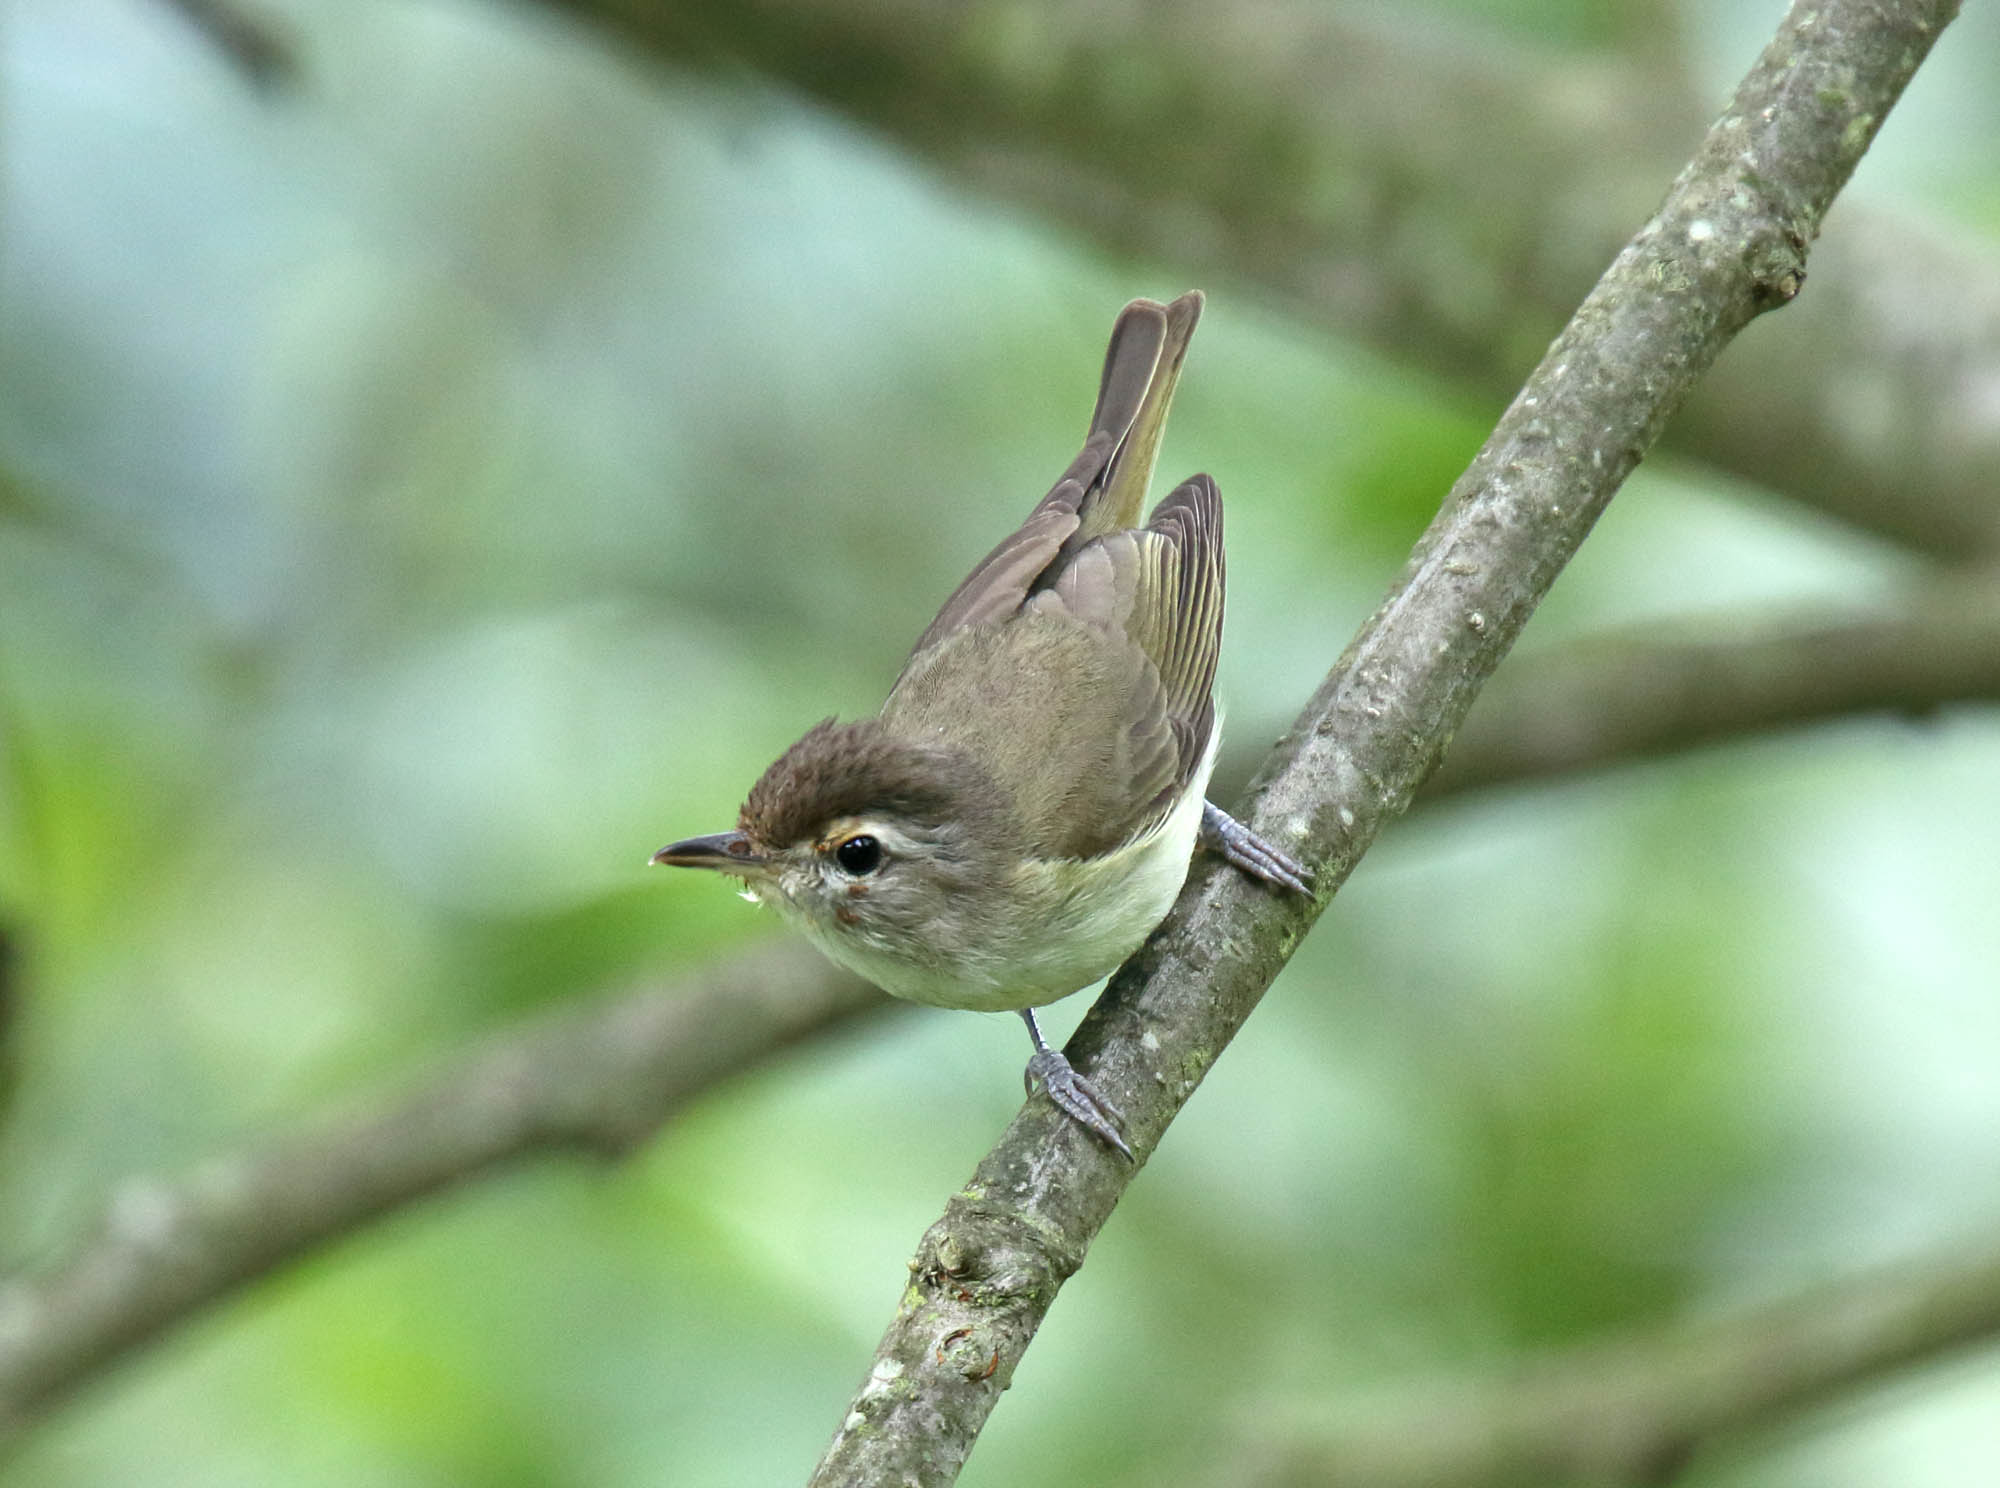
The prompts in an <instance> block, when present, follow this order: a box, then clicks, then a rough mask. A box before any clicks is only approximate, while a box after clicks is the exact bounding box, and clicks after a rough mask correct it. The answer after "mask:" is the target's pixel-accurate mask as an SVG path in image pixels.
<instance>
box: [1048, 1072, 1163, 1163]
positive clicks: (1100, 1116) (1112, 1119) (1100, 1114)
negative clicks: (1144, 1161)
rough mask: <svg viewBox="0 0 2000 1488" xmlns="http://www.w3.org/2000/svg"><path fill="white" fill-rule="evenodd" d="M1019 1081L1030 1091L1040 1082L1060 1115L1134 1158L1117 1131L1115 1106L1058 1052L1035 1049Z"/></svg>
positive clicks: (1119, 1118)
mask: <svg viewBox="0 0 2000 1488" xmlns="http://www.w3.org/2000/svg"><path fill="white" fill-rule="evenodd" d="M1022 1080H1023V1082H1024V1083H1025V1084H1026V1085H1027V1087H1028V1089H1029V1091H1030V1092H1031V1093H1032V1092H1033V1090H1034V1088H1035V1086H1036V1085H1037V1084H1040V1086H1041V1087H1042V1089H1043V1090H1045V1091H1047V1092H1048V1097H1049V1099H1050V1100H1051V1101H1053V1102H1054V1103H1055V1105H1056V1108H1057V1109H1058V1110H1060V1111H1061V1112H1062V1113H1063V1114H1064V1115H1066V1116H1068V1117H1069V1118H1070V1119H1071V1120H1072V1121H1074V1122H1076V1124H1077V1125H1079V1126H1081V1127H1082V1128H1083V1129H1084V1130H1085V1131H1087V1132H1089V1133H1090V1134H1091V1135H1092V1136H1094V1137H1096V1138H1097V1139H1098V1140H1099V1141H1100V1142H1102V1143H1104V1144H1105V1146H1107V1147H1115V1148H1117V1149H1118V1151H1120V1152H1122V1153H1124V1154H1125V1157H1126V1160H1127V1161H1128V1162H1129V1161H1135V1159H1134V1158H1133V1157H1132V1149H1131V1148H1130V1147H1127V1146H1126V1145H1125V1138H1124V1136H1123V1134H1122V1133H1120V1131H1119V1130H1118V1125H1119V1123H1120V1122H1122V1121H1123V1120H1124V1117H1122V1116H1120V1115H1119V1113H1118V1108H1117V1107H1116V1106H1114V1105H1112V1104H1111V1102H1110V1101H1108V1100H1106V1099H1105V1098H1104V1097H1103V1096H1101V1095H1099V1094H1098V1093H1097V1092H1096V1091H1095V1090H1093V1089H1092V1088H1091V1085H1090V1082H1089V1081H1088V1080H1086V1079H1084V1078H1083V1076H1082V1075H1079V1074H1078V1073H1077V1072H1076V1070H1075V1069H1074V1068H1072V1067H1071V1065H1070V1062H1069V1061H1068V1060H1067V1059H1065V1058H1064V1057H1063V1056H1062V1055H1061V1054H1059V1053H1057V1052H1056V1051H1055V1050H1054V1049H1048V1048H1042V1049H1037V1050H1035V1053H1034V1057H1033V1058H1031V1059H1030V1060H1029V1061H1028V1068H1027V1070H1026V1072H1025V1073H1024V1074H1023V1075H1022Z"/></svg>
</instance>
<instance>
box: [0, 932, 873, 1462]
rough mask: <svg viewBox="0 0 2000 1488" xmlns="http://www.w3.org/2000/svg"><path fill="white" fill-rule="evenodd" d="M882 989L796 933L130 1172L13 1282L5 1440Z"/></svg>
mask: <svg viewBox="0 0 2000 1488" xmlns="http://www.w3.org/2000/svg"><path fill="white" fill-rule="evenodd" d="M880 1001H881V996H880V994H879V993H877V992H876V991H875V989H874V988H872V987H870V986H868V985H867V984H866V983H865V982H862V981H860V980H859V979H858V978H855V977H852V976H849V975H847V974H846V973H844V972H837V971H835V970H834V969H833V968H832V967H830V966H828V965H826V964H825V963H824V962H823V961H821V960H820V958H819V957H818V956H816V955H814V954H813V953H812V952H811V951H809V950H808V949H806V948H805V947H803V946H797V945H792V944H785V945H783V946H780V947H775V948H771V949H767V950H763V951H760V952H758V953H756V954H752V955H747V956H742V957H739V958H737V959H736V960H734V961H730V962H727V963H725V964H724V965H722V966H721V967H719V968H717V969H716V970H714V971H712V972H711V973H709V974H708V975H707V976H705V977H701V978H697V979H692V980H691V981H687V982H682V983H679V984H677V985H673V986H669V987H665V988H660V989H656V990H652V991H647V992H642V993H637V994H628V995H626V996H623V997H619V998H614V999H610V1000H607V1001H604V1002H602V1003H599V1004H595V1005H591V1006H586V1007H583V1008H581V1009H576V1008H569V1009H564V1010H563V1011H561V1012H558V1013H556V1014H555V1015H553V1016H551V1017H548V1018H544V1019H541V1020H539V1021H536V1022H533V1023H530V1024H527V1025H526V1026H523V1027H521V1028H517V1029H513V1030H510V1031H509V1032H507V1033H505V1034H502V1035H500V1036H499V1037H497V1038H494V1039H493V1040H491V1041H490V1042H489V1043H487V1044H486V1045H485V1046H484V1047H483V1048H480V1049H477V1050H474V1051H472V1052H470V1053H469V1054H466V1055H463V1056H461V1057H459V1058H458V1059H456V1060H454V1061H453V1062H452V1063H451V1064H450V1065H449V1066H448V1067H447V1069H446V1070H445V1072H444V1073H443V1074H442V1076H439V1077H435V1078H433V1079H432V1080H431V1081H430V1082H429V1083H428V1084H425V1085H422V1086H420V1087H419V1088H417V1089H416V1090H415V1091H413V1092H412V1093H411V1094H410V1095H409V1096H407V1097H406V1098H404V1099H402V1100H398V1101H391V1102H386V1103H378V1104H376V1105H373V1106H370V1107H367V1108H363V1109H360V1110H357V1111H355V1112H352V1113H343V1114H338V1115H333V1116H329V1117H325V1118H322V1119H320V1120H318V1121H315V1122H313V1123H311V1124H309V1125H308V1126H306V1127H304V1128H303V1129H301V1130H300V1131H298V1132H297V1133H296V1134H294V1135H293V1136H292V1137H291V1138H290V1139H288V1140H286V1141H283V1142H279V1143H276V1144H274V1145H272V1146H270V1147H267V1148H263V1149H261V1150H259V1151H257V1152H254V1153H246V1154H238V1155H235V1156H231V1157H226V1158H220V1159H215V1160H212V1161H210V1162H208V1163H207V1164H205V1165H204V1166H202V1167H201V1168H199V1169H197V1170H196V1171H195V1172H194V1173H192V1174H190V1175H189V1176H187V1177H185V1178H183V1179H179V1180H175V1181H166V1180H155V1179H132V1180H129V1181H128V1182H127V1183H126V1184H125V1186H124V1187H123V1189H122V1191H120V1192H119V1193H118V1194H117V1195H115V1196H114V1198H113V1200H112V1202H111V1205H110V1208H109V1211H108V1213H107V1215H106V1218H105V1221H104V1224H103V1227H102V1230H101V1232H100V1233H99V1234H98V1236H97V1237H96V1238H95V1239H94V1240H92V1241H91V1242H90V1243H88V1244H87V1245H85V1246H84V1247H83V1248H82V1249H81V1250H80V1251H79V1252H78V1253H77V1254H75V1255H74V1256H72V1257H70V1258H69V1259H67V1260H65V1261H63V1262H62V1263H61V1264H59V1265H57V1266H56V1267H54V1268H53V1269H51V1270H48V1271H46V1272H44V1273H42V1274H40V1275H35V1276H25V1277H17V1278H12V1279H9V1280H7V1281H5V1282H0V1451H4V1449H5V1448H6V1447H7V1445H8V1444H9V1443H11V1442H12V1441H14V1440H15V1439H17V1438H18V1436H19V1434H20V1433H21V1432H22V1431H23V1430H24V1429H25V1428H26V1427H27V1426H29V1425H31V1424H32V1423H33V1422H34V1421H35V1420H36V1419H38V1418H39V1417H40V1416H41V1415H43V1414H45V1413H46V1412H47V1411H48V1410H49V1409H50V1408H51V1407H52V1406H53V1405H54V1404H56V1403H57V1402H58V1401H59V1400H60V1399H61V1398H62V1397H63V1396H64V1395H65V1394H66V1393H67V1392H69V1391H70V1390H72V1389H73V1388H75V1387H76V1386H77V1385H78V1384H79V1383H80V1382H82V1381H84V1380H85V1379H88V1378H89V1377H91V1376H92V1375H93V1374H95V1373H97V1372H99V1371H100V1370H102V1369H103V1368H104V1367H106V1366H107V1365H108V1364H110V1363H112V1362H114V1361H116V1360H118V1359H120V1358H122V1357H124V1356H125V1355H127V1354H129V1353H131V1352H132V1351H134V1350H135V1349H137V1348H138V1347H140V1346H141V1345H143V1344H145V1343H148V1342H150V1341H152V1340H153V1339H155V1338H157V1337H159V1336H160V1335H161V1334H162V1333H164V1332H165V1331H166V1330H167V1329H169V1328H171V1327H173V1326H174V1325H176V1324H177V1323H179V1322H181V1321H183V1320H185V1319H186V1318H188V1317H189V1316H191V1315H193V1314H194V1313H196V1312H198V1311H200V1310H201V1308H203V1307H204V1306H205V1305H207V1304H208V1303H210V1302H212V1301H214V1300H215V1299H216V1298H218V1297H220V1296H223V1295H225V1294H227V1293H228V1292H231V1291H234V1290H235V1289H237V1288H238V1287H241V1286H243V1285H244V1284H246V1283H248V1282H250V1281H252V1280H254V1279H256V1278H257V1277H259V1276H261V1275H263V1274H264V1273H265V1272H267V1271H270V1270H272V1269H274V1268H276V1267H278V1266H281V1265H283V1264H285V1263H286V1262H288V1261H290V1260H293V1259H295V1258H297V1257H298V1256H300V1255H303V1254H305V1253H306V1252H308V1251H311V1250H313V1249H315V1248H317V1247H319V1246H321V1245H324V1244H326V1243H327V1242H329V1241H331V1240H334V1239H337V1238H339V1237H341V1236H344V1235H346V1234H348V1233H350V1232H351V1231H353V1230H356V1229H358V1228H360V1227H361V1226H363V1225H364V1224H366V1223H367V1222H368V1221H369V1220H371V1219H374V1218H375V1217H377V1216H378V1215H381V1214H384V1213H388V1212H390V1211H393V1210H395V1209H398V1208H401V1207H403V1206H404V1205H407V1204H410V1203H413V1202H415V1201H416V1200H418V1199H421V1198H423V1197H425V1196H427V1195H430V1194H433V1193H437V1192H439V1191H441V1190H443V1189H446V1188H449V1187H451V1186H452V1185H454V1184H457V1183H460V1182H463V1181H464V1180H465V1179H466V1178H468V1177H470V1176H472V1175H474V1174H478V1173H482V1172H485V1171H487V1170H490V1169H492V1168H494V1167H496V1166H498V1165H500V1164H503V1163H506V1162H510V1161H513V1160H516V1159H518V1158H521V1157H523V1156H526V1155H528V1154H531V1153H536V1152H542V1151H546V1150H551V1149H563V1148H569V1149H579V1150H583V1151H587V1152H594V1153H603V1154H608V1155H612V1156H616V1155H619V1154H622V1153H623V1152H625V1151H626V1150H628V1149H629V1148H630V1147H632V1146H633V1145H634V1144H636V1143H637V1142H639V1141H641V1140H643V1139H644V1138H646V1137H647V1136H650V1135H651V1134H652V1133H653V1132H654V1131H655V1130H657V1129H658V1128H659V1126H660V1125H661V1124H662V1123H663V1122H664V1121H666V1119H667V1118H668V1116H670V1115H671V1114H672V1113H673V1112H674V1111H676V1110H677V1109H679V1108H680V1107H681V1106H682V1105H683V1104H685V1103H686V1102H687V1101H688V1100H690V1099H691V1098H693V1097H694V1096H695V1095H697V1094H699V1093H700V1092H701V1091H703V1090H705V1089H707V1088H708V1087H709V1086H710V1085H713V1084H714V1083H716V1082H717V1081H719V1080H722V1079H724V1078H726V1077H728V1076H730V1075H733V1074H736V1073H738V1072H739V1071H741V1070H742V1069H743V1068H744V1067H745V1066H746V1065H748V1064H751V1063H753V1062H755V1061H756V1060H758V1059H761V1058H763V1057H765V1056H766V1055H768V1054H770V1053H772V1052H773V1051H775V1050H777V1049H780V1048H783V1047H785V1046H786V1045H789V1044H791V1043H794V1042H796V1041H797V1040H799V1039H802V1038H805V1037H806V1036H808V1035H810V1034H814V1033H817V1032H820V1031H821V1030H824V1029H826V1028H828V1027H829V1026H831V1025H833V1024H835V1023H839V1022H841V1021H843V1020H845V1019H847V1018H850V1017H852V1016H853V1015H854V1014H856V1013H858V1012H861V1011H863V1010H864V1009H868V1008H872V1007H874V1006H876V1005H877V1004H879V1003H880Z"/></svg>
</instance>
